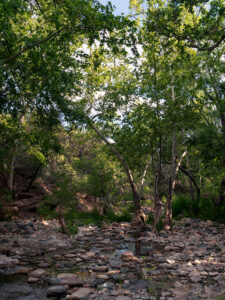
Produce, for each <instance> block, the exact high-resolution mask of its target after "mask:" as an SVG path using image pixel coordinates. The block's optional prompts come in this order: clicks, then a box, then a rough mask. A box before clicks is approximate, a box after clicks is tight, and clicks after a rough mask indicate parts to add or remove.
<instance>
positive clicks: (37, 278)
mask: <svg viewBox="0 0 225 300" xmlns="http://www.w3.org/2000/svg"><path fill="white" fill-rule="evenodd" d="M38 281H40V278H39V277H29V278H28V279H27V282H29V283H35V282H38Z"/></svg>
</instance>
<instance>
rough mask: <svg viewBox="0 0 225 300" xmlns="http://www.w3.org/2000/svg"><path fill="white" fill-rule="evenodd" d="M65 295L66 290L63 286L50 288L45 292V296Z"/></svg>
mask: <svg viewBox="0 0 225 300" xmlns="http://www.w3.org/2000/svg"><path fill="white" fill-rule="evenodd" d="M59 295H66V289H65V287H64V286H63V285H56V286H51V287H50V288H48V290H47V296H59Z"/></svg>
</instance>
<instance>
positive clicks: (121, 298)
mask: <svg viewBox="0 0 225 300" xmlns="http://www.w3.org/2000/svg"><path fill="white" fill-rule="evenodd" d="M116 300H131V298H130V297H128V296H118V297H116Z"/></svg>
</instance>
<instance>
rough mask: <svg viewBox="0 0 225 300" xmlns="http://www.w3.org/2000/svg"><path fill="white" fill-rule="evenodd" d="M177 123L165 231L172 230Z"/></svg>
mask: <svg viewBox="0 0 225 300" xmlns="http://www.w3.org/2000/svg"><path fill="white" fill-rule="evenodd" d="M173 82H174V78H173V76H172V86H171V93H172V101H173V102H174V101H175V92H174V85H173ZM176 131H177V130H176V123H175V124H174V129H173V135H172V155H171V166H170V176H169V183H168V192H167V199H166V217H165V223H164V227H165V229H168V230H172V217H173V215H172V197H173V190H174V186H175V175H176V151H177V146H176V142H177V132H176Z"/></svg>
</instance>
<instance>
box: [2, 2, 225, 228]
mask: <svg viewBox="0 0 225 300" xmlns="http://www.w3.org/2000/svg"><path fill="white" fill-rule="evenodd" d="M224 16H225V5H224V1H223V0H188V1H186V0H169V1H166V0H154V1H150V0H135V1H134V0H130V14H129V15H127V16H124V15H122V16H115V15H114V12H113V6H112V4H111V3H110V2H109V3H108V4H107V5H106V6H104V5H102V4H101V3H100V2H99V1H97V0H92V1H90V0H64V1H61V0H7V1H2V2H1V3H0V28H1V29H0V64H1V67H0V191H1V196H0V202H1V203H0V205H8V203H9V202H11V201H14V202H15V201H16V200H18V199H20V198H22V197H25V198H26V197H27V196H26V195H27V194H28V193H31V190H32V189H33V191H34V189H35V188H36V190H35V191H36V193H38V192H39V191H40V187H41V186H42V187H43V186H45V187H47V188H48V189H50V190H51V193H50V194H49V195H48V196H46V195H45V196H44V197H42V198H44V199H47V200H44V201H46V202H48V205H49V206H50V207H54V205H55V206H57V205H58V204H59V203H60V205H62V206H63V207H67V208H68V209H71V207H73V208H74V206H75V205H77V207H79V203H78V202H79V201H78V200H80V198H79V195H81V194H82V195H83V194H85V195H88V196H91V197H94V199H95V207H94V209H96V210H97V211H98V213H99V214H100V215H102V214H103V215H107V214H109V213H112V212H113V214H115V215H117V216H118V215H121V214H130V213H133V215H135V216H136V218H137V220H139V223H141V222H143V223H144V222H145V221H146V218H145V211H144V209H143V207H145V206H146V205H147V206H148V207H150V210H151V211H152V212H153V229H154V230H156V228H157V224H159V223H160V222H161V221H162V220H163V222H164V227H165V228H167V229H172V220H173V214H174V216H177V215H179V214H181V213H182V214H186V215H187V216H196V217H201V218H206V219H207V218H211V219H214V220H217V221H221V222H225V218H224V213H225V96H224V95H225V79H224V71H225V56H224V49H225V46H224V40H225V31H224V30H225V21H224ZM41 200H43V199H41ZM49 203H50V204H49ZM46 207H47V206H46ZM46 207H45V206H44V205H42V207H41V209H40V210H41V211H42V212H43V211H45V210H46V209H47V208H46ZM1 217H4V216H1Z"/></svg>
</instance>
